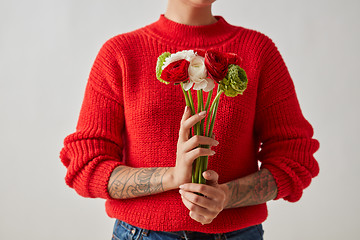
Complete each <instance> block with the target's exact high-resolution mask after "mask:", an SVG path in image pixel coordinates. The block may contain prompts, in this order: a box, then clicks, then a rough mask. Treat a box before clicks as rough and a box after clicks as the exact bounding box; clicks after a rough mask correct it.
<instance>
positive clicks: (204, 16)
mask: <svg viewBox="0 0 360 240" xmlns="http://www.w3.org/2000/svg"><path fill="white" fill-rule="evenodd" d="M164 16H165V17H166V18H167V19H169V20H171V21H174V22H177V23H181V24H186V25H192V26H201V25H209V24H213V23H215V22H216V21H217V19H216V18H215V17H214V16H213V15H212V12H211V4H210V5H206V6H201V7H199V6H192V5H189V4H187V3H184V2H183V1H174V0H169V1H168V5H167V9H166V12H165V14H164Z"/></svg>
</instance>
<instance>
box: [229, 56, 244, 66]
mask: <svg viewBox="0 0 360 240" xmlns="http://www.w3.org/2000/svg"><path fill="white" fill-rule="evenodd" d="M227 57H228V61H229V65H230V64H235V65H239V66H240V65H241V62H242V59H241V57H239V56H238V55H237V54H235V53H227Z"/></svg>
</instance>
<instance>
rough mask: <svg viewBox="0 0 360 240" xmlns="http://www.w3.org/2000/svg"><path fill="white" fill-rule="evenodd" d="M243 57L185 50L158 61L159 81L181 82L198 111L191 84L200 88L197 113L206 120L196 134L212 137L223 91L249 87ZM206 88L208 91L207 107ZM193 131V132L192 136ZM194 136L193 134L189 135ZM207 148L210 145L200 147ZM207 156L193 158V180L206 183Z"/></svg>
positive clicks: (228, 92) (190, 104) (166, 54)
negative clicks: (243, 66) (242, 62)
mask: <svg viewBox="0 0 360 240" xmlns="http://www.w3.org/2000/svg"><path fill="white" fill-rule="evenodd" d="M240 64H241V58H240V57H239V56H238V55H236V54H234V53H222V52H219V51H216V50H207V51H204V50H184V51H180V52H177V53H174V54H171V53H169V52H164V53H163V54H161V55H160V56H159V58H158V60H157V65H156V77H157V79H158V80H159V81H160V82H163V83H166V84H169V83H173V84H180V85H181V89H182V91H183V93H184V96H185V102H186V105H187V106H188V107H189V108H190V109H191V112H192V114H195V113H196V112H195V107H194V103H193V98H192V93H191V87H192V88H193V89H194V90H196V91H197V112H201V111H206V112H208V110H209V106H210V110H209V112H208V114H207V120H206V128H205V126H204V124H205V119H203V120H202V121H201V122H200V123H198V124H196V125H195V126H194V134H196V135H201V136H207V137H210V136H212V133H213V127H214V123H215V117H216V112H217V109H218V106H219V100H220V96H221V94H222V93H224V94H225V95H226V96H229V97H235V96H236V95H238V94H242V93H243V92H244V91H245V89H246V87H247V82H248V80H247V76H246V73H245V71H244V69H242V68H241V67H240V66H239V65H240ZM215 83H217V85H218V87H217V94H216V96H215V98H214V100H213V101H212V103H211V104H210V101H211V98H212V94H213V89H214V87H215V85H216V84H215ZM203 91H205V92H209V93H208V97H207V101H206V104H205V106H204V99H203ZM191 134H192V130H191V131H190V135H191ZM190 137H191V136H190ZM201 147H205V148H208V147H209V146H208V145H206V146H201ZM207 164H208V156H201V157H199V158H198V159H196V160H195V161H194V165H193V172H192V182H193V183H206V180H205V179H204V178H203V176H202V173H203V172H204V171H205V170H206V169H207Z"/></svg>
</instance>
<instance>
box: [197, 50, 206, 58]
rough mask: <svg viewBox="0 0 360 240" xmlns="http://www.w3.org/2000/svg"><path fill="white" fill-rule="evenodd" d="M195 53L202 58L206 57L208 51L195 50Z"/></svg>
mask: <svg viewBox="0 0 360 240" xmlns="http://www.w3.org/2000/svg"><path fill="white" fill-rule="evenodd" d="M194 52H196V53H197V55H199V56H201V57H205V53H206V51H205V50H203V49H195V50H194Z"/></svg>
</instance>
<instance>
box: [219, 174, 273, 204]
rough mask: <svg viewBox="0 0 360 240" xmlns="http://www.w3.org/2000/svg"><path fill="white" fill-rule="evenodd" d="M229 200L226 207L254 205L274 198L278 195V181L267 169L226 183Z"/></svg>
mask: <svg viewBox="0 0 360 240" xmlns="http://www.w3.org/2000/svg"><path fill="white" fill-rule="evenodd" d="M224 185H226V186H227V190H228V194H227V195H228V201H227V203H226V206H225V208H236V207H245V206H252V205H257V204H261V203H265V202H267V201H270V200H273V199H274V198H275V197H276V195H277V186H276V182H275V180H274V178H273V176H272V175H271V173H270V171H269V170H267V169H261V170H260V171H258V172H256V173H253V174H250V175H249V176H246V177H244V178H238V179H236V180H233V181H231V182H228V183H225V184H224Z"/></svg>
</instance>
